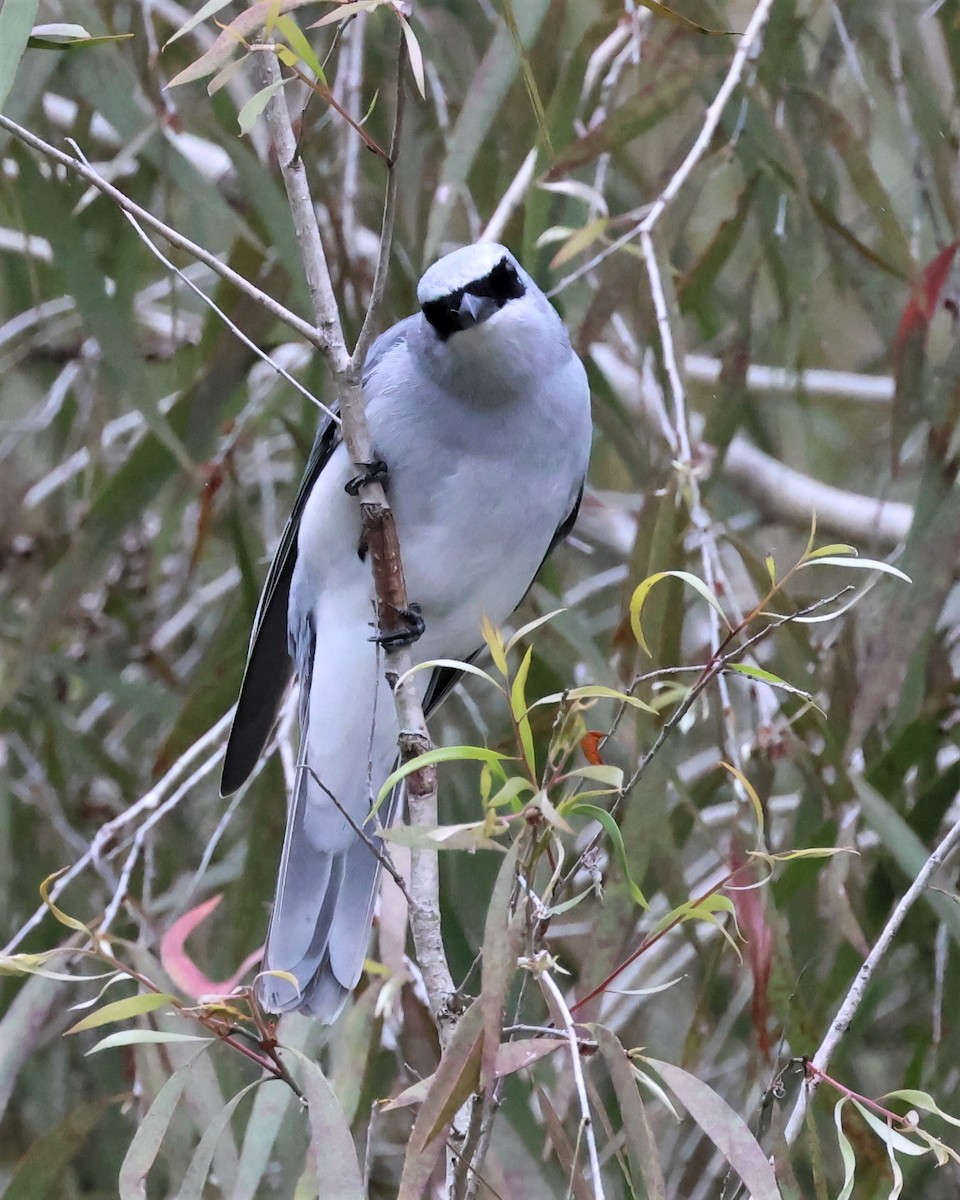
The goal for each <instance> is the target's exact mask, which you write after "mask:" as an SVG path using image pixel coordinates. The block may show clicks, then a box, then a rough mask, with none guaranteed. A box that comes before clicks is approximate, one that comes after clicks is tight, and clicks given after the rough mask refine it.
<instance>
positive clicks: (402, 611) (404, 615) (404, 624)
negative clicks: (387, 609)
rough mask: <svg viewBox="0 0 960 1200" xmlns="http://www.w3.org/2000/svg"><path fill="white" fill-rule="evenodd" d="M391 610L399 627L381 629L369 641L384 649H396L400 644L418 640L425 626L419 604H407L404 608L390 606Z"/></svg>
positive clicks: (408, 644)
mask: <svg viewBox="0 0 960 1200" xmlns="http://www.w3.org/2000/svg"><path fill="white" fill-rule="evenodd" d="M391 612H392V613H393V615H394V617H395V618H396V620H397V621H399V622H400V624H401V628H399V629H391V630H390V631H389V632H384V631H383V629H381V631H380V632H379V633H375V634H374V635H373V636H372V637H371V638H370V641H371V642H376V643H377V645H378V646H383V648H384V649H385V650H398V649H399V648H400V647H401V646H412V645H413V643H414V642H416V641H419V640H420V638H421V637H422V636H423V631H424V630H425V629H426V627H427V625H426V622H425V621H424V619H423V614H422V613H421V611H420V605H419V604H409V605H407V607H406V608H391Z"/></svg>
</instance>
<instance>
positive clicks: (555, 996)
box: [537, 968, 604, 1200]
mask: <svg viewBox="0 0 960 1200" xmlns="http://www.w3.org/2000/svg"><path fill="white" fill-rule="evenodd" d="M537 980H538V981H539V983H540V986H541V987H542V988H543V989H544V991H546V992H548V993H549V995H550V999H551V1000H552V1001H553V1004H554V1007H555V1008H556V1010H557V1012H558V1013H559V1015H560V1020H561V1021H562V1022H563V1028H564V1030H565V1031H566V1034H567V1041H568V1042H569V1043H570V1063H571V1066H572V1067H573V1079H574V1083H575V1085H576V1089H577V1097H578V1099H579V1101H580V1132H581V1133H582V1135H583V1139H584V1141H585V1142H586V1143H587V1154H588V1156H589V1158H590V1175H591V1183H592V1184H593V1196H594V1200H604V1196H603V1180H602V1179H601V1176H600V1158H599V1156H598V1154H597V1139H596V1137H595V1136H594V1132H593V1118H592V1117H591V1116H590V1102H589V1100H588V1099H587V1085H586V1081H585V1080H584V1078H583V1067H582V1066H581V1063H580V1038H579V1036H578V1035H577V1029H576V1023H575V1021H574V1019H573V1017H572V1015H571V1013H570V1009H569V1008H568V1007H567V1002H566V1001H565V1000H564V998H563V993H562V992H561V991H560V989H559V988H558V987H557V985H556V983H555V982H554V980H553V977H552V976H551V974H550V972H549V971H547V970H546V969H544V968H541V969H538V971H537ZM578 1140H579V1139H578Z"/></svg>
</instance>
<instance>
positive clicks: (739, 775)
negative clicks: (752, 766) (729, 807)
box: [720, 761, 764, 837]
mask: <svg viewBox="0 0 960 1200" xmlns="http://www.w3.org/2000/svg"><path fill="white" fill-rule="evenodd" d="M720 766H721V767H723V769H724V770H725V771H729V772H730V774H731V775H732V776H733V777H734V779H736V780H737V781H738V782H739V784H740V786H741V787H742V788H743V790H744V791H745V792H746V793H747V797H748V798H749V800H750V803H751V804H752V805H753V812H754V816H755V817H756V818H757V827H758V829H759V830H760V836H761V837H763V827H764V818H763V805H762V804H761V803H760V797H759V796H758V795H757V789H756V788H755V787H754V786H753V784H752V783H751V782H750V780H749V779H748V778H747V777H746V775H744V773H743V772H742V771H738V770H737V768H736V767H734V766H732V765H731V764H730V763H728V762H722V761H721V763H720Z"/></svg>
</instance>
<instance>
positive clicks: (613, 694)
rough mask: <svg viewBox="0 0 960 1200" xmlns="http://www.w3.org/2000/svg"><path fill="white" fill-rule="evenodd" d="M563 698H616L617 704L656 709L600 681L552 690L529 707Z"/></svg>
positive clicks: (650, 709) (644, 710) (651, 711)
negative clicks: (557, 690)
mask: <svg viewBox="0 0 960 1200" xmlns="http://www.w3.org/2000/svg"><path fill="white" fill-rule="evenodd" d="M564 700H616V701H617V703H618V704H629V705H630V707H631V708H638V709H640V710H641V711H642V712H648V713H654V714H656V711H657V710H656V709H655V708H651V706H650V705H649V704H646V703H644V701H643V700H638V699H637V698H636V696H631V695H630V694H629V693H628V692H621V691H618V690H617V689H616V688H611V687H604V686H603V684H600V683H589V684H586V685H585V686H584V687H575V688H569V689H568V690H567V691H565V692H554V693H553V694H552V695H550V696H543V697H541V699H539V700H534V702H533V703H532V704H531V705H530V708H536V707H537V706H538V705H540V704H560V703H561V702H562V701H564Z"/></svg>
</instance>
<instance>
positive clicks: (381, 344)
mask: <svg viewBox="0 0 960 1200" xmlns="http://www.w3.org/2000/svg"><path fill="white" fill-rule="evenodd" d="M422 320H423V317H422V316H420V314H419V313H414V315H413V316H412V317H404V319H403V320H402V321H398V322H397V323H396V325H391V326H390V328H389V329H388V330H386V331H385V332H384V333H381V334H380V336H379V337H378V338H377V339H376V340H375V341H374V343H373V345H372V346H371V347H370V349H369V351H368V352H367V357H366V358H365V359H364V360H363V378H362V382H363V384H364V386H366V384H367V382H368V381H369V379H370V376H371V375H372V374H373V372H374V370H375V369H376V368H377V367H378V366H379V365H380V362H381V360H382V359H383V358H384V357H385V356H386V355H387V354H389V352H390V351H391V350H392V349H393V348H394V346H396V345H397V343H398V342H403V341H406V339H407V337H408V336H409V335H410V332H411V330H412V329H413V326H414V325H416V324H417V323H418V322H419V321H422ZM387 465H388V466H389V465H390V464H389V463H388V464H387Z"/></svg>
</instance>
